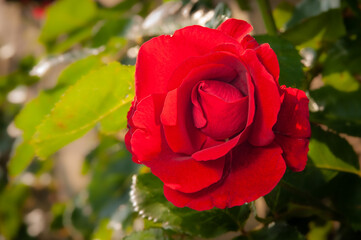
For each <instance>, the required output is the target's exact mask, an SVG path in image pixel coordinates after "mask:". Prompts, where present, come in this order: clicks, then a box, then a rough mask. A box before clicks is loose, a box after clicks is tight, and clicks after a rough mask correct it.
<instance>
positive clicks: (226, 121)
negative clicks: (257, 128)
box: [192, 80, 248, 140]
mask: <svg viewBox="0 0 361 240" xmlns="http://www.w3.org/2000/svg"><path fill="white" fill-rule="evenodd" d="M192 103H193V106H192V108H193V121H194V125H195V126H196V127H197V128H199V129H200V130H201V131H202V132H203V133H204V134H206V135H207V136H209V137H211V138H213V139H216V140H223V139H227V138H230V137H232V136H234V135H236V134H238V133H239V132H240V131H242V130H243V129H244V127H245V125H246V121H247V115H248V96H243V94H242V93H241V92H240V91H239V90H238V89H237V88H236V87H234V86H233V85H231V84H229V83H225V82H221V81H216V80H203V81H201V82H199V83H198V84H197V85H196V86H194V88H193V90H192Z"/></svg>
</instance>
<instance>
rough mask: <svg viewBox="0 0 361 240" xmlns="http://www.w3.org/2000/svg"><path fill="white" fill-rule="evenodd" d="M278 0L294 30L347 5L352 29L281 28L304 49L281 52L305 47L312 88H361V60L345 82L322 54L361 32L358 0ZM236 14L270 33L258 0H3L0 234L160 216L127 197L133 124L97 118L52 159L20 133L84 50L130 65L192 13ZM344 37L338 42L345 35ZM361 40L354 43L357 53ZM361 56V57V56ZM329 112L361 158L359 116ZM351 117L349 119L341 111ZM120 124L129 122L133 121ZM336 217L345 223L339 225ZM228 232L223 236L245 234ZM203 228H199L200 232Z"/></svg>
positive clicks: (99, 231)
mask: <svg viewBox="0 0 361 240" xmlns="http://www.w3.org/2000/svg"><path fill="white" fill-rule="evenodd" d="M59 2H61V3H59ZM345 2H347V3H345ZM270 3H271V7H272V9H273V14H274V16H275V18H276V26H277V28H278V30H279V31H280V32H281V33H282V32H286V31H287V30H288V29H291V30H292V27H293V26H295V25H297V24H299V23H300V22H301V23H304V22H302V21H304V20H305V19H306V20H307V19H308V18H312V17H314V16H316V15H318V14H322V13H324V12H328V11H329V10H332V9H342V10H341V11H342V14H341V17H342V18H343V21H344V22H345V23H346V24H347V26H346V31H347V32H343V33H342V34H341V35H337V31H338V30H337V26H331V27H330V29H332V27H334V31H333V30H331V31H333V32H334V34H336V35H335V36H334V35H332V34H329V35H327V34H325V35H322V36H321V37H320V35H319V34H318V33H319V32H321V30H322V29H321V30H318V29H316V30H314V32H315V33H309V32H310V31H313V30H310V31H308V32H306V35H307V34H309V35H310V37H309V38H307V37H306V39H304V40H302V41H299V40H298V39H301V38H302V37H300V36H295V37H294V36H293V35H292V33H291V34H289V35H285V39H287V40H288V41H290V42H292V44H293V45H296V48H294V47H293V45H291V48H292V49H291V50H287V48H286V49H283V48H280V52H282V51H283V52H284V53H285V55H278V56H279V57H281V58H282V57H284V56H285V57H286V60H287V57H289V56H288V55H287V54H288V53H291V52H292V54H294V52H296V55H297V56H298V54H297V53H299V54H300V56H301V57H299V58H297V59H298V61H299V60H302V62H303V66H301V67H300V69H301V77H299V75H300V73H299V71H298V72H297V70H296V73H295V72H292V70H290V75H289V76H294V77H295V78H299V79H301V80H299V83H297V84H298V85H297V84H296V86H297V87H300V88H303V89H305V90H316V89H320V88H322V87H324V86H325V85H326V86H328V85H329V86H332V87H334V88H335V89H338V90H340V91H345V92H352V91H353V90H354V89H353V87H354V88H357V89H358V86H359V84H360V75H359V73H360V71H359V69H357V68H359V65H360V64H361V61H358V62H357V63H352V64H353V65H352V66H353V69H351V70H350V69H348V68H347V66H346V67H345V69H346V70H347V71H346V70H345V71H344V69H340V70H338V72H342V73H343V74H344V75H343V76H344V78H345V79H346V80H345V83H343V85H340V84H339V83H337V82H336V83H335V82H333V81H334V80H333V79H332V77H329V78H327V79H326V78H323V74H324V75H325V76H326V75H327V76H329V75H332V74H329V73H328V72H331V73H333V72H332V69H334V68H335V67H334V65H330V66H331V67H329V68H328V69H331V70H327V71H328V72H327V71H326V73H325V72H324V69H325V68H324V67H323V64H324V61H323V60H322V58H324V57H325V55H322V54H320V53H322V51H326V50H327V51H328V50H329V49H330V48H331V47H330V46H331V45H330V42H331V43H335V42H336V41H338V40H339V39H340V38H341V37H343V36H345V35H347V36H348V37H349V38H350V39H351V38H352V37H354V38H358V34H359V30H360V24H359V23H357V21H358V20H354V19H353V18H355V19H359V16H360V15H358V14H359V12H360V3H359V1H326V0H325V1H322V0H321V1H297V0H292V1H291V0H288V1H281V0H274V1H270ZM300 3H301V5H300ZM302 3H304V4H303V5H305V4H306V5H307V4H309V5H307V6H308V9H307V11H304V12H303V15H302V14H300V13H299V12H301V11H300V10H299V9H301V10H302ZM312 4H314V5H312ZM345 4H346V5H345ZM347 4H349V5H347ZM352 4H353V5H352ZM344 5H345V6H344ZM300 6H301V7H300ZM315 6H316V7H315ZM350 6H353V7H355V9H356V10H355V9H353V8H352V7H350ZM295 9H296V10H295ZM357 9H358V10H357ZM295 11H298V12H296V13H298V14H299V15H297V18H298V19H297V18H294V17H293V18H292V16H293V14H295ZM355 16H357V17H355ZM229 17H234V18H238V19H243V20H246V21H248V22H250V23H251V24H252V25H253V27H254V31H253V32H252V34H253V35H263V34H266V33H267V29H266V27H265V25H264V22H263V18H262V14H261V11H260V9H259V6H258V4H257V1H251V0H249V1H248V0H229V1H211V0H199V1H196V0H188V1H187V0H183V1H166V0H163V1H162V0H155V1H151V0H138V1H135V0H98V1H91V0H79V1H70V0H61V1H56V0H54V1H52V0H38V1H35V0H18V1H16V0H0V115H1V118H0V240H5V239H21V240H23V239H44V240H45V239H122V238H124V237H125V236H127V235H129V234H130V233H132V232H134V231H140V230H142V229H144V228H149V227H154V226H155V227H158V226H160V225H159V224H158V225H157V223H154V222H153V221H151V220H152V219H150V220H147V219H145V220H143V218H142V217H141V216H142V215H143V214H142V213H141V212H139V211H137V209H135V210H136V211H134V207H135V206H134V204H133V205H132V204H131V203H130V200H129V191H130V190H131V189H130V186H131V182H132V175H133V174H134V173H143V172H147V171H148V170H147V169H146V168H140V167H139V166H137V165H136V164H134V163H133V162H132V161H131V160H130V159H131V156H130V155H129V153H128V152H127V151H126V149H125V147H124V144H123V143H122V142H123V139H124V134H125V130H119V129H120V128H118V129H116V130H109V131H107V130H105V131H104V129H103V130H102V129H100V128H99V127H95V129H92V130H91V131H89V132H88V133H87V134H86V135H85V136H83V137H81V138H79V139H77V140H76V141H73V142H71V143H70V144H69V145H67V146H65V147H64V148H62V149H61V150H59V151H58V152H57V153H56V154H54V155H52V156H51V157H48V158H47V159H45V160H44V159H39V158H37V157H34V152H33V150H32V149H30V148H29V147H28V145H26V144H24V143H26V142H27V141H29V136H30V137H31V136H32V135H33V134H34V132H35V129H34V128H35V127H36V126H37V124H38V123H39V122H40V121H41V120H42V118H44V117H45V115H46V114H47V112H46V111H49V110H50V109H51V107H52V103H55V102H56V100H57V99H58V97H59V96H60V95H59V96H58V95H57V96H56V97H55V95H56V94H58V93H59V89H60V88H59V86H58V85H59V84H57V82H58V83H59V81H60V80H59V79H60V78H61V77H62V76H63V78H64V76H67V75H66V74H68V75H69V74H72V73H74V74H75V71H76V70H77V66H74V65H70V64H71V63H74V62H77V61H79V60H82V59H87V60H86V61H88V62H84V64H89V66H93V62H92V61H93V60H92V59H91V58H89V57H91V56H99V57H100V58H101V61H102V62H103V63H109V62H112V61H119V62H121V63H123V64H134V63H135V59H136V56H137V52H138V50H139V47H140V45H141V44H142V43H143V42H144V41H146V40H148V39H150V38H151V37H153V36H157V35H161V34H172V33H173V32H174V31H175V30H176V29H179V28H181V27H184V26H187V25H193V24H199V25H203V26H207V27H212V28H215V27H216V26H218V25H219V24H220V23H221V22H223V21H224V20H225V19H226V18H229ZM290 19H291V20H292V19H293V20H292V21H293V23H292V22H291V23H290ZM328 20H330V19H328ZM331 20H332V19H331ZM331 20H330V21H331ZM323 21H324V22H325V21H327V19H326V20H325V19H324V20H323ZM324 22H322V23H321V25H322V26H323V25H324ZM286 23H288V25H287V24H286ZM292 24H293V25H292ZM305 24H307V23H305ZM312 24H314V23H312V22H311V25H312ZM314 26H316V25H314ZM320 28H322V27H320ZM327 29H329V28H327ZM302 31H303V30H302V29H301V30H300V33H299V34H300V35H302V34H303V33H302ZM322 31H323V30H322ZM325 31H326V30H325ZM327 31H329V30H327ZM344 31H345V30H344ZM303 35H304V34H303ZM311 35H312V36H311ZM324 36H326V37H325V38H323V37H324ZM260 39H262V38H260ZM320 39H321V40H322V41H321V40H320ZM325 40H327V41H325ZM320 42H322V44H321V43H320ZM338 44H339V49H340V48H341V44H342V43H341V42H340V43H338ZM271 46H272V44H271ZM278 46H282V44H280V45H278ZM283 46H286V45H283ZM287 46H288V45H287ZM360 48H361V46H357V47H356V48H355V49H356V50H357V51H356V52H357V53H358V52H359V50H360ZM295 49H296V50H297V51H296V50H295ZM325 49H326V50H325ZM334 51H337V48H336V50H334ZM347 51H349V50H347ZM350 51H351V52H352V51H353V50H350ZM276 52H277V51H276ZM340 52H342V51H340ZM292 54H291V55H292ZM338 54H341V53H338ZM320 57H321V60H320ZM335 58H336V57H335ZM355 58H357V59H358V60H361V59H360V55H356V57H355ZM89 59H90V60H89ZM330 61H331V62H332V59H331V60H330ZM341 61H342V58H340V59H336V60H335V63H334V64H336V65H338V63H339V62H341ZM69 65H70V66H73V68H71V67H70V68H69ZM357 65H358V66H357ZM67 67H68V68H67ZM336 68H337V67H336ZM64 69H67V70H65V71H68V72H65V71H64ZM281 71H282V68H281ZM302 71H303V72H302ZM294 73H295V74H294ZM297 74H298V75H297ZM347 74H349V75H350V74H351V75H352V76H351V75H350V76H349V75H347ZM336 77H337V76H336ZM351 77H352V78H353V79H356V80H355V81H356V83H354V82H353V81H354V80H349V79H347V78H351ZM333 78H335V76H334V75H333ZM324 79H326V80H324ZM297 81H298V80H297ZM353 84H354V85H355V84H356V87H355V86H354V85H353ZM345 86H346V87H345ZM56 92H57V93H56ZM60 94H62V92H61V91H60ZM40 96H41V97H40ZM317 96H318V95H317ZM317 96H316V98H317ZM34 99H35V101H34ZM29 101H32V102H31V104H29V107H27V108H26V109H27V110H26V111H22V112H21V114H20V115H18V117H16V116H17V114H19V112H20V111H21V109H22V108H23V107H24V105H25V104H26V103H28V102H29ZM324 101H326V100H325V99H324V98H321V100H319V102H317V99H316V100H315V101H311V104H313V105H312V106H313V107H314V108H315V109H316V110H315V109H313V111H314V112H318V111H319V109H320V108H321V110H322V107H325V104H320V102H321V103H324ZM46 104H48V105H51V106H46ZM360 104H361V103H360V102H358V104H357V103H355V104H354V105H353V106H354V109H357V108H358V109H359V108H360ZM24 109H25V108H24ZM326 109H327V107H326ZM311 110H312V109H311ZM355 111H356V110H355ZM358 111H360V110H357V112H358ZM347 114H348V113H347ZM347 114H346V115H347ZM342 116H343V115H342ZM323 117H324V116H323V115H322V116H321V117H320V116H319V115H317V116H316V115H315V116H314V120H315V121H319V122H320V123H321V125H322V126H323V127H326V128H327V127H330V128H331V129H332V128H333V126H336V127H335V129H336V131H337V132H338V133H340V136H341V137H342V139H346V143H344V142H342V144H346V145H347V148H345V149H347V151H348V149H349V148H348V147H350V149H351V151H354V153H352V154H354V155H352V157H351V158H353V157H354V156H355V157H356V159H358V161H359V162H358V163H361V157H360V156H361V140H360V138H359V137H360V135H361V131H360V132H358V131H359V130H360V129H361V128H359V127H358V126H359V124H360V123H359V121H360V119H358V115H357V114H356V117H354V119H351V120H350V122H351V123H350V124H351V125H352V124H354V125H355V126H356V125H357V126H356V127H352V126H354V125H352V126H351V127H350V128H347V129H346V127H345V129H346V130H345V131H343V130H341V131H339V129H340V128H342V129H343V125H342V126H341V125H340V124H338V123H334V122H332V121H330V120H329V118H327V119H326V118H323ZM14 119H15V122H14ZM33 119H35V120H33ZM124 120H125V119H123V121H124ZM348 120H349V119H346V120H345V119H342V121H343V122H347V121H348ZM36 121H38V122H37V123H35V122H36ZM352 121H354V122H352ZM121 124H122V126H123V127H122V128H123V129H124V126H125V123H121ZM346 125H347V124H346ZM340 126H341V127H340ZM348 126H349V125H348ZM319 147H320V148H321V147H322V146H319ZM341 151H342V150H341ZM345 151H346V150H345ZM10 159H11V160H10ZM356 161H357V160H356ZM10 162H13V163H10ZM356 168H357V167H356ZM331 169H332V168H331ZM350 169H351V170H350ZM350 169H346V170H345V171H346V172H347V171H349V172H350V171H351V172H352V171H354V172H355V171H356V173H357V171H359V170H357V169H359V167H358V168H357V169H356V170H354V169H353V168H350ZM333 177H334V176H333ZM333 177H331V178H333ZM256 206H257V214H258V216H261V217H266V215H267V214H268V212H269V209H268V208H267V206H266V203H265V200H264V199H260V200H259V201H258V202H256ZM137 212H138V213H137ZM312 221H313V220H312ZM310 222H311V220H310ZM308 223H309V222H308ZM332 224H334V223H332ZM259 225H260V222H257V221H256V220H254V218H253V219H251V220H249V221H248V222H247V225H246V229H253V228H255V227H257V226H259ZM336 225H337V224H336ZM322 226H324V225H322ZM327 226H328V225H327ZM332 227H333V228H332V229H335V228H336V229H339V226H338V227H337V226H333V225H332ZM310 229H311V228H310V227H309V228H308V230H305V231H304V235H307V234H308V233H310V232H311V230H310ZM332 231H333V230H332ZM332 231H331V230H327V229H326V230H325V229H324V232H325V234H326V235H324V236H326V238H318V239H327V236H330V234H331V233H332V234H334V232H332ZM335 231H336V230H335ZM345 231H346V230H345ZM347 231H348V230H347ZM224 234H225V235H222V236H221V237H219V239H232V238H233V237H234V236H237V235H235V234H234V233H224ZM332 234H331V235H332ZM336 235H337V234H336ZM187 236H188V235H181V236H177V239H187V238H186V237H187ZM199 236H200V237H199V238H201V237H202V234H199ZM315 236H317V235H315ZM332 236H334V235H332ZM350 236H359V235H352V234H351V235H350ZM308 238H309V237H308ZM133 239H138V238H136V237H135V238H133ZM139 239H140V238H139ZM144 239H146V238H144ZM149 239H151V238H149ZM309 239H312V238H309ZM313 239H316V238H313ZM328 239H334V238H328ZM335 239H336V238H335ZM340 239H341V238H340ZM345 239H346V238H345ZM350 239H351V238H350Z"/></svg>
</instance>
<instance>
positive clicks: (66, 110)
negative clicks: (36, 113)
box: [32, 63, 134, 158]
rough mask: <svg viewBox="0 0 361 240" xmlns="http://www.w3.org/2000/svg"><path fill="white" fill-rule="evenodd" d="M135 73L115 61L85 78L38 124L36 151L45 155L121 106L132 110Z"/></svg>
mask: <svg viewBox="0 0 361 240" xmlns="http://www.w3.org/2000/svg"><path fill="white" fill-rule="evenodd" d="M133 75H134V68H133V67H131V66H121V65H120V64H118V63H112V64H109V65H108V66H105V67H102V68H100V69H99V70H97V71H94V72H91V73H89V74H87V75H85V76H84V77H82V78H81V79H80V80H79V81H78V82H77V83H76V84H75V85H74V86H72V87H71V88H70V89H68V90H67V91H66V92H65V93H64V94H63V95H62V97H61V99H60V100H59V101H58V102H57V104H56V105H55V107H54V108H53V109H52V111H51V113H50V114H49V115H47V116H46V117H45V118H44V120H43V121H42V122H41V124H40V125H39V126H38V127H37V131H36V133H35V135H34V136H33V139H32V141H33V143H34V147H35V152H36V154H37V155H38V156H39V157H40V158H46V157H48V156H50V155H51V154H52V153H54V152H56V151H57V150H59V149H60V148H61V147H63V146H65V145H66V144H68V143H69V142H72V141H74V140H75V139H77V138H79V137H81V136H83V135H84V134H85V133H87V132H88V131H89V130H90V129H91V128H93V127H94V126H95V124H96V123H98V122H100V121H102V120H103V119H105V118H106V117H108V116H111V115H112V114H113V113H115V112H116V111H118V110H119V109H121V108H127V109H129V107H130V102H131V101H132V100H133V97H134V96H133V94H132V91H134V90H133V82H132V81H133ZM100 81H101V82H100ZM95 96H96V97H95Z"/></svg>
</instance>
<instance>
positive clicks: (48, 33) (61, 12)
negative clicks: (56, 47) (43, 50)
mask: <svg viewBox="0 0 361 240" xmlns="http://www.w3.org/2000/svg"><path fill="white" fill-rule="evenodd" d="M96 11H97V7H96V3H95V2H94V1H92V0H77V1H76V4H74V1H72V0H60V1H56V2H55V3H54V4H52V5H51V6H50V7H49V8H48V10H47V12H46V20H45V24H44V26H43V28H42V31H41V34H40V41H42V42H44V43H46V42H49V41H53V40H55V39H56V38H57V37H58V36H60V35H61V34H65V33H69V32H71V31H73V30H76V29H78V28H81V27H83V26H85V25H86V24H87V23H88V22H89V21H91V20H92V19H93V18H94V17H95V16H96Z"/></svg>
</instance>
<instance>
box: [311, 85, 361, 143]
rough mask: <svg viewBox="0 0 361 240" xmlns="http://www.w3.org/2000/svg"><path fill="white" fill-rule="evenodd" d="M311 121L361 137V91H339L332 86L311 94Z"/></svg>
mask: <svg viewBox="0 0 361 240" xmlns="http://www.w3.org/2000/svg"><path fill="white" fill-rule="evenodd" d="M310 95H311V98H312V99H311V108H312V109H313V111H312V112H310V120H311V121H313V122H316V123H321V124H324V125H327V126H328V127H329V128H331V129H333V130H336V131H337V132H341V133H347V134H349V135H353V136H361V108H360V102H361V89H359V90H357V91H353V92H343V91H338V90H336V89H334V88H333V87H330V86H325V87H322V88H320V89H317V90H314V91H311V92H310Z"/></svg>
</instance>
